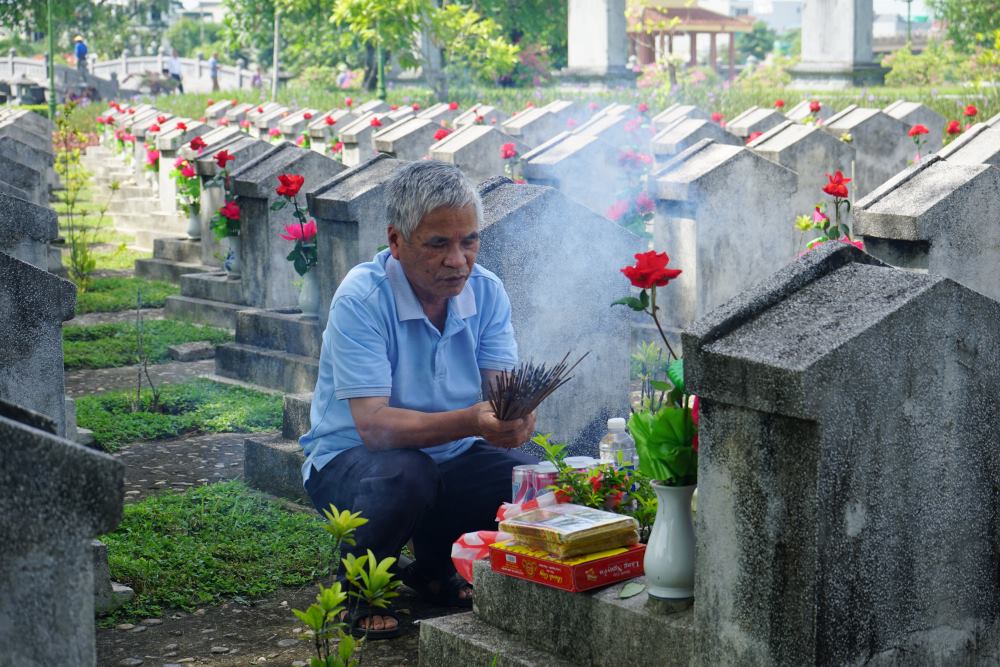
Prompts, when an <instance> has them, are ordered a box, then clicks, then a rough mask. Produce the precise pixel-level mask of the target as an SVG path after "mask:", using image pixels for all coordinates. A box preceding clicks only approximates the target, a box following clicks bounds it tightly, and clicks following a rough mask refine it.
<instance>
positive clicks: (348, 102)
mask: <svg viewBox="0 0 1000 667" xmlns="http://www.w3.org/2000/svg"><path fill="white" fill-rule="evenodd" d="M344 104H346V105H347V106H348V107H350V106H353V105H354V100H353V99H351V98H350V97H348V98H347V99H345V100H344Z"/></svg>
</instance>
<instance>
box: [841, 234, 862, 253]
mask: <svg viewBox="0 0 1000 667" xmlns="http://www.w3.org/2000/svg"><path fill="white" fill-rule="evenodd" d="M840 241H841V242H842V243H850V244H851V245H852V246H854V247H855V248H857V249H858V250H864V249H865V242H864V241H862V240H860V239H857V240H851V239H849V238H847V237H846V236H841V237H840Z"/></svg>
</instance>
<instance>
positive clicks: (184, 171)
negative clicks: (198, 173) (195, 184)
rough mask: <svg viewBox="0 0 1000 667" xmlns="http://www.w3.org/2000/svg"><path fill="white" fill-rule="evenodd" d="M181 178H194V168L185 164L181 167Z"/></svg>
mask: <svg viewBox="0 0 1000 667" xmlns="http://www.w3.org/2000/svg"><path fill="white" fill-rule="evenodd" d="M181 176H183V177H184V178H194V167H192V166H191V165H190V164H185V165H184V166H183V167H181Z"/></svg>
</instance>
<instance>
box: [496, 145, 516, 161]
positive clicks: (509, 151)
mask: <svg viewBox="0 0 1000 667" xmlns="http://www.w3.org/2000/svg"><path fill="white" fill-rule="evenodd" d="M512 157H517V148H515V147H514V144H512V143H510V144H504V145H503V146H501V147H500V159H501V160H509V159H511V158H512Z"/></svg>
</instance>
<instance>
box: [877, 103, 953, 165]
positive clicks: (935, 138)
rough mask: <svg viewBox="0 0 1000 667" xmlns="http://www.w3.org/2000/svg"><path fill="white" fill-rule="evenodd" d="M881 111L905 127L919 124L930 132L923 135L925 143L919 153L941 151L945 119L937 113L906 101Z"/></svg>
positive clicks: (921, 105)
mask: <svg viewBox="0 0 1000 667" xmlns="http://www.w3.org/2000/svg"><path fill="white" fill-rule="evenodd" d="M882 111H884V112H885V113H887V114H888V115H890V116H892V117H893V118H895V119H896V120H899V121H902V122H904V123H906V125H907V127H913V126H914V125H917V124H920V125H923V126H924V127H926V128H927V129H928V130H930V132H929V133H927V134H925V135H924V138H925V139H926V140H927V143H926V144H924V147H923V149H922V151H921V152H923V153H933V152H935V151H938V150H940V149H941V140H942V138H943V135H944V127H945V119H944V116H942V115H941V114H939V113H938V112H937V111H934V110H933V109H930V108H928V107H926V106H924V105H923V104H921V103H920V102H907V101H906V100H896V101H895V102H893V103H892V104H890V105H889V106H887V107H886V108H885V109H883V110H882Z"/></svg>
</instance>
